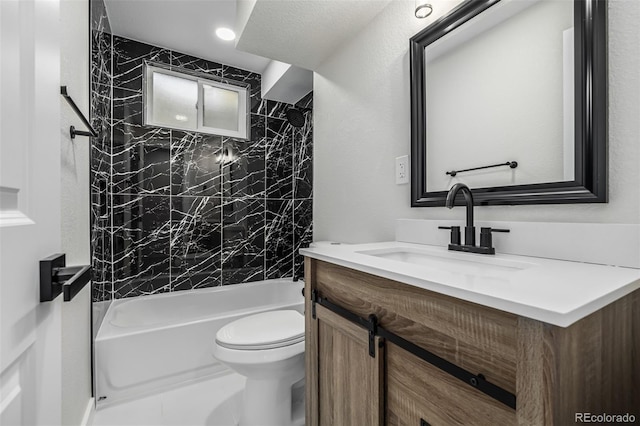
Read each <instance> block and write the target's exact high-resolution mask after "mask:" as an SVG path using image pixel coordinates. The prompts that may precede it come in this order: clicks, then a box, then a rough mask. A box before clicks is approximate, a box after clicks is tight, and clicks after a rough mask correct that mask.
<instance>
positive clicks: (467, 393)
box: [385, 342, 516, 426]
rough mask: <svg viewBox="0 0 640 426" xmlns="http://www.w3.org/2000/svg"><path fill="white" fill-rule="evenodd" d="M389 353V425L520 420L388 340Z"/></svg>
mask: <svg viewBox="0 0 640 426" xmlns="http://www.w3.org/2000/svg"><path fill="white" fill-rule="evenodd" d="M385 353H386V376H385V379H386V386H387V394H386V410H385V411H386V422H385V424H387V425H388V426H420V425H421V420H424V421H425V422H426V423H427V424H428V425H430V426H440V425H443V426H451V425H463V424H464V425H482V426H486V425H505V426H506V425H513V424H515V423H516V412H515V410H513V409H511V408H509V407H507V406H506V405H504V404H502V403H500V402H498V401H496V400H494V399H493V398H491V397H489V396H487V395H485V394H484V393H482V392H480V391H478V390H476V389H475V388H473V387H471V386H469V385H467V384H466V383H463V382H461V381H460V380H458V379H456V378H455V377H453V376H450V375H449V374H447V373H444V372H443V371H441V370H439V369H438V368H436V367H434V366H432V365H431V364H429V363H427V362H425V361H423V360H421V359H420V358H418V357H416V356H414V355H412V354H410V353H409V352H406V351H405V350H403V349H401V348H399V347H398V346H396V345H394V344H392V343H388V342H387V344H386V346H385ZM422 424H424V423H422Z"/></svg>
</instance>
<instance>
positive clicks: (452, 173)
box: [445, 161, 518, 177]
mask: <svg viewBox="0 0 640 426" xmlns="http://www.w3.org/2000/svg"><path fill="white" fill-rule="evenodd" d="M500 166H509V167H511V168H512V169H515V168H516V167H518V162H517V161H507V162H506V163H500V164H492V165H490V166H482V167H473V168H471V169H464V170H451V171H450V172H446V173H445V174H446V175H451V177H454V176H455V175H457V174H458V173H463V172H470V171H473V170H482V169H491V168H493V167H500Z"/></svg>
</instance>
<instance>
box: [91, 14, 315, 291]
mask: <svg viewBox="0 0 640 426" xmlns="http://www.w3.org/2000/svg"><path fill="white" fill-rule="evenodd" d="M94 20H95V19H94ZM92 40H93V44H92V48H93V53H92V116H93V120H94V123H95V124H98V125H99V126H100V127H101V128H102V130H103V132H102V133H101V137H100V138H97V139H95V140H94V144H95V147H94V149H93V153H94V156H93V161H92V169H93V175H94V179H93V180H94V185H93V186H92V190H93V192H94V193H93V194H92V195H93V197H92V201H93V210H94V226H93V235H92V237H93V249H94V267H95V276H94V300H95V301H99V300H106V299H108V298H111V297H113V298H122V297H131V296H140V295H147V294H155V293H161V292H168V291H177V290H188V289H194V288H203V287H211V286H217V285H227V284H238V283H243V282H249V281H258V280H263V279H271V278H281V277H291V276H294V275H298V276H302V275H303V266H302V258H301V257H300V256H299V255H297V254H296V253H297V251H298V249H299V248H300V247H305V246H307V245H308V244H309V243H310V242H311V235H312V227H311V224H312V216H311V214H312V196H313V192H312V161H311V152H312V139H313V129H312V123H311V114H310V113H307V114H306V116H307V122H306V124H305V126H304V127H302V128H295V127H292V126H291V125H290V124H289V123H288V122H287V121H286V119H285V118H286V117H285V112H286V110H287V109H288V108H290V107H292V106H293V105H287V104H283V103H279V102H274V101H268V100H263V99H261V97H260V80H261V76H260V75H259V74H256V73H253V72H249V71H245V70H241V69H238V68H234V67H231V66H227V65H223V64H219V63H215V62H210V61H206V60H203V59H199V58H195V57H192V56H189V55H185V54H182V53H178V52H174V51H170V50H167V49H163V48H159V47H155V46H150V45H147V44H143V43H140V42H137V41H133V40H129V39H126V38H122V37H118V36H110V35H109V36H107V32H106V31H99V30H96V29H95V28H94V31H93V35H92ZM145 60H149V61H154V62H160V63H164V64H166V65H169V66H171V67H172V69H178V68H182V69H188V70H192V71H197V72H200V73H203V74H206V75H211V76H213V77H215V78H217V79H222V80H223V81H230V80H232V81H240V82H244V83H248V84H249V85H250V87H251V90H250V94H251V137H250V139H249V140H240V139H234V138H229V137H222V136H217V135H209V134H201V133H195V132H185V131H179V130H174V129H168V128H160V127H147V126H143V124H142V70H143V63H144V61H145ZM298 106H299V107H305V108H311V107H312V95H311V94H309V95H307V96H306V97H305V98H304V99H302V100H301V102H300V103H298ZM107 135H108V136H107Z"/></svg>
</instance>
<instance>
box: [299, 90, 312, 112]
mask: <svg viewBox="0 0 640 426" xmlns="http://www.w3.org/2000/svg"><path fill="white" fill-rule="evenodd" d="M296 108H309V109H313V91H311V92H309V93H307V94H306V95H304V97H303V98H302V99H300V100H299V101H298V102H297V103H296Z"/></svg>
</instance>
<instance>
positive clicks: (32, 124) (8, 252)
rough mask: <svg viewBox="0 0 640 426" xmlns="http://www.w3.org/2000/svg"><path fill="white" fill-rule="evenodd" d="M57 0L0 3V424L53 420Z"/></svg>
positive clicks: (56, 396)
mask: <svg viewBox="0 0 640 426" xmlns="http://www.w3.org/2000/svg"><path fill="white" fill-rule="evenodd" d="M59 7H60V5H59V0H0V424H1V425H2V426H5V425H6V426H9V425H35V424H38V425H39V424H51V425H58V424H60V411H61V409H60V406H61V404H60V393H61V392H60V381H61V375H60V353H61V350H60V340H61V335H60V331H61V330H60V323H61V315H60V313H61V303H62V297H58V298H57V299H56V300H55V301H53V302H47V303H40V302H39V270H38V262H39V260H40V259H42V258H44V257H47V256H49V255H51V254H54V253H58V252H59V251H60V202H59V198H60V41H59V32H60V28H59V27H60V24H59Z"/></svg>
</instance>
